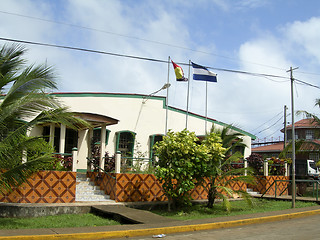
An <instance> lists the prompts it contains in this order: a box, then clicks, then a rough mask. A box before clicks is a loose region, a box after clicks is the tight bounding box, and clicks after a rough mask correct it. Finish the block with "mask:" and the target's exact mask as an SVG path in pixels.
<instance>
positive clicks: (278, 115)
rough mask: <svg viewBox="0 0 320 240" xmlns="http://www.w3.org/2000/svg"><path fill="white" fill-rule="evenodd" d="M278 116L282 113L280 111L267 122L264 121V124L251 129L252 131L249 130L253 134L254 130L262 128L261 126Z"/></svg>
mask: <svg viewBox="0 0 320 240" xmlns="http://www.w3.org/2000/svg"><path fill="white" fill-rule="evenodd" d="M280 114H282V111H281V112H279V113H278V114H276V115H275V116H273V117H272V118H271V119H270V120H268V121H266V122H264V123H262V124H261V125H260V126H258V127H256V128H255V129H252V130H251V132H253V131H255V130H257V129H259V128H260V127H262V126H263V125H265V124H266V123H268V122H271V121H272V120H273V119H274V118H276V117H278V116H279V115H280Z"/></svg>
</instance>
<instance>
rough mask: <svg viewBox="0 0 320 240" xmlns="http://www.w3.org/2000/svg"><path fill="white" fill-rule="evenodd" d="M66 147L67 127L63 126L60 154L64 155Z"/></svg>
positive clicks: (61, 128) (61, 129)
mask: <svg viewBox="0 0 320 240" xmlns="http://www.w3.org/2000/svg"><path fill="white" fill-rule="evenodd" d="M65 145H66V125H64V124H61V127H60V144H59V153H64V149H65Z"/></svg>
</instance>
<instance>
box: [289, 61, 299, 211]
mask: <svg viewBox="0 0 320 240" xmlns="http://www.w3.org/2000/svg"><path fill="white" fill-rule="evenodd" d="M296 69H298V68H292V67H290V70H288V71H287V72H290V80H291V115H292V176H291V177H292V182H291V183H292V208H295V207H296V166H295V164H296V142H295V138H296V137H295V130H294V95H293V84H294V78H293V73H292V72H293V70H296Z"/></svg>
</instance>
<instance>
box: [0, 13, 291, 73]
mask: <svg viewBox="0 0 320 240" xmlns="http://www.w3.org/2000/svg"><path fill="white" fill-rule="evenodd" d="M0 13H3V14H8V15H13V16H18V17H24V18H29V19H34V20H38V21H44V22H49V23H55V24H61V25H66V26H70V27H75V28H80V29H85V30H90V31H96V32H101V33H105V34H110V35H115V36H120V37H125V38H131V39H135V40H139V41H145V42H150V43H155V44H160V45H165V46H169V47H174V48H180V49H184V50H188V51H193V52H198V53H203V54H207V55H213V56H216V57H220V58H225V59H229V60H232V61H240V60H238V59H235V58H232V57H226V56H222V55H218V54H215V53H208V52H205V51H199V50H195V49H192V48H187V47H184V46H178V45H174V44H170V43H163V42H159V41H154V40H150V39H144V38H140V37H134V36H129V35H125V34H120V33H115V32H111V31H106V30H101V29H96V28H90V27H85V26H80V25H76V24H71V23H65V22H60V21H53V20H49V19H43V18H39V17H33V16H27V15H23V14H18V13H12V12H6V11H0ZM241 62H246V63H250V64H254V65H258V66H263V67H268V68H274V69H278V70H283V71H285V70H286V69H283V68H279V67H274V66H269V65H265V64H260V63H254V62H250V61H244V60H241Z"/></svg>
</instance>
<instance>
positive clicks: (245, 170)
mask: <svg viewBox="0 0 320 240" xmlns="http://www.w3.org/2000/svg"><path fill="white" fill-rule="evenodd" d="M243 167H244V175H245V176H247V175H248V172H247V168H248V160H247V159H244V161H243Z"/></svg>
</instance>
